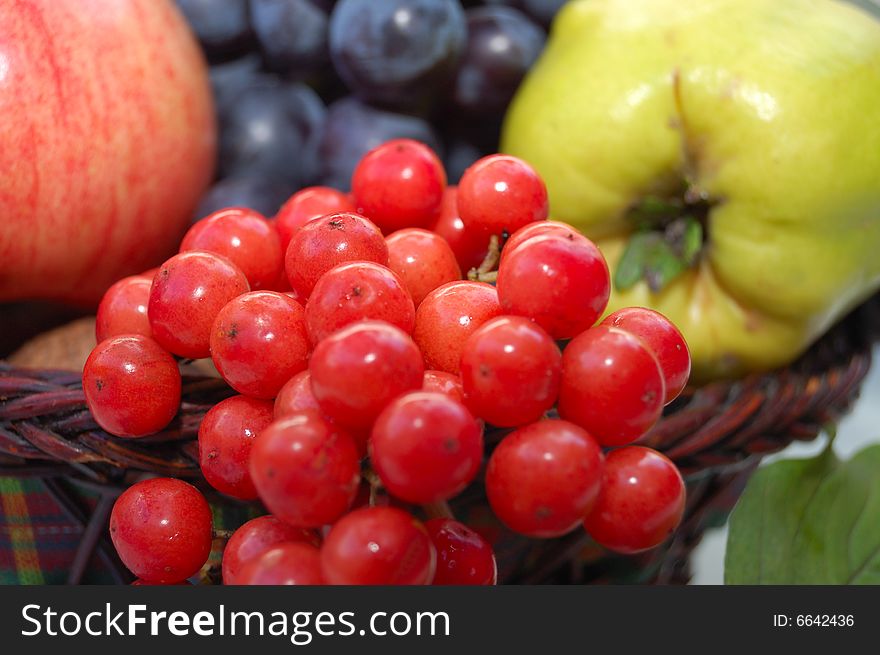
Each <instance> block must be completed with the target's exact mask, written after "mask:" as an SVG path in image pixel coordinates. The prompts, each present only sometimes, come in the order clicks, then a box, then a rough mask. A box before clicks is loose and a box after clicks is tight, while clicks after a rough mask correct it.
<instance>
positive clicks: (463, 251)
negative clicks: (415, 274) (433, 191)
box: [432, 186, 489, 273]
mask: <svg viewBox="0 0 880 655" xmlns="http://www.w3.org/2000/svg"><path fill="white" fill-rule="evenodd" d="M457 196H458V187H455V186H448V187H446V191H444V193H443V204H442V205H441V206H440V215H439V216H438V218H437V221H436V222H435V223H434V227H433V228H432V229H433V230H434V232H436V233H437V234H439V235H440V236H441V237H443V238H444V239H445V240H446V243H448V244H449V247H450V248H452V252H453V253H455V258H456V260H458V266H459V267H460V268H461V270H462V272H463V273H467V272H468V271H469V270H471V269H472V268H477V267H478V266H479V265H480V264H482V263H483V260H484V259H485V258H486V253H487V252H488V250H489V237H488V235H486V234H485V233H484V232H481V231H479V230H466V229H465V227H464V222H463V221H462V220H461V215H460V213H459V211H458V202H457V200H456V199H457Z"/></svg>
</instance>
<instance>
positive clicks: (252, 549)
mask: <svg viewBox="0 0 880 655" xmlns="http://www.w3.org/2000/svg"><path fill="white" fill-rule="evenodd" d="M288 542H303V543H306V544H311V545H312V546H320V545H321V540H320V538H319V537H318V535H317V533H315V532H313V531H312V530H303V529H301V528H292V527H290V526H289V525H287V524H286V523H282V522H281V521H279V520H278V519H276V518H275V517H274V516H259V517H257V518H255V519H251V520H250V521H248V522H247V523H245V524H244V525H242V526H241V527H240V528H239V529H238V530H236V531H235V532H234V533H232V536H231V537H230V538H229V541H227V542H226V548H224V549H223V561H222V566H223V584H225V585H235V584H242V583H241V582H240V581H239V574H240V572H241V570H242V567H243V566H244V565H245V564H247V563H248V562H250V561H251V560H252V559H254V558H256V557H258V556H259V555H261V554H262V553H264V552H266V551H267V550H269V549H270V548H272V547H273V546H277V545H279V544H283V543H288Z"/></svg>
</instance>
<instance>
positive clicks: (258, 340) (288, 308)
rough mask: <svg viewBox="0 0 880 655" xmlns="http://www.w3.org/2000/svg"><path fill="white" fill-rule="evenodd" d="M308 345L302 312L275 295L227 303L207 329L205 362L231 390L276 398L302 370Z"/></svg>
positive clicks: (260, 293) (267, 293) (248, 295)
mask: <svg viewBox="0 0 880 655" xmlns="http://www.w3.org/2000/svg"><path fill="white" fill-rule="evenodd" d="M310 352H311V343H310V342H309V335H308V333H307V331H306V318H305V309H303V306H302V305H300V304H299V303H298V302H297V301H295V300H293V299H292V298H290V297H289V296H287V295H285V294H283V293H278V292H276V291H252V292H250V293H245V294H242V295H241V296H238V297H237V298H233V299H232V300H230V301H229V302H228V303H227V304H226V305H225V306H224V307H223V309H221V310H220V312H219V313H218V314H217V318H216V319H215V320H214V325H213V327H212V329H211V359H212V360H213V361H214V366H215V367H216V368H217V372H219V373H220V375H221V376H222V377H223V379H224V380H226V382H227V383H228V384H229V386H231V387H232V388H233V389H235V390H236V391H238V392H239V393H242V394H245V395H247V396H252V397H254V398H265V399H270V398H274V397H275V396H276V395H278V392H279V391H280V389H281V387H283V386H284V383H285V382H287V381H288V380H289V379H290V378H291V377H293V376H294V375H296V374H297V373H299V372H300V371H304V370H305V369H306V367H307V366H308V362H309V353H310Z"/></svg>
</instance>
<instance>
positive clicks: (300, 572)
mask: <svg viewBox="0 0 880 655" xmlns="http://www.w3.org/2000/svg"><path fill="white" fill-rule="evenodd" d="M238 584H242V585H321V584H324V576H323V575H322V574H321V551H320V550H318V549H317V548H315V547H314V546H310V545H309V544H305V543H302V542H298V543H297V542H295V543H283V544H278V545H277V546H272V547H271V548H269V549H268V550H266V551H264V552H262V553H261V554H259V555H257V556H256V557H255V558H254V559H252V560H251V561H249V562H248V563H247V564H245V565H244V566H243V567H242V569H241V573H240V574H239V576H238Z"/></svg>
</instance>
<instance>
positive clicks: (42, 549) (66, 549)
mask: <svg viewBox="0 0 880 655" xmlns="http://www.w3.org/2000/svg"><path fill="white" fill-rule="evenodd" d="M77 495H78V496H79V497H80V498H81V500H82V502H83V504H84V505H85V506H87V507H89V508H93V507H94V505H95V502H96V500H97V495H95V494H91V493H89V492H85V491H81V490H77ZM211 509H212V511H213V515H214V527H215V528H216V529H223V530H234V529H235V528H237V527H238V526H240V525H241V524H242V523H244V522H246V521H247V520H249V519H251V518H254V517H255V516H259V515H260V514H262V513H264V512H260V511H257V510H255V509H254V508H253V507H244V506H226V505H223V506H217V505H212V507H211ZM82 534H83V527H82V526H80V525H79V524H78V523H76V522H75V521H73V520H71V519H70V517H68V516H67V514H66V513H65V512H64V510H63V509H62V508H61V507H60V506H59V505H58V503H57V501H56V500H55V499H54V498H53V497H52V495H51V494H50V493H49V492H48V491H47V489H46V486H45V485H44V484H43V482H42V481H41V480H39V479H37V478H4V477H0V584H4V585H9V584H25V585H39V584H65V583H66V582H67V574H68V571H69V570H70V567H71V564H72V563H73V560H74V557H75V556H76V550H77V548H78V547H79V544H80V540H81V538H82ZM224 543H225V542H224V541H223V540H219V539H218V540H215V541H214V544H213V546H214V548H213V550H212V552H211V557H210V558H209V560H208V564H209V566H217V565H219V563H220V557H221V555H222V551H223V545H224ZM114 581H115V579H114V577H113V575H112V573H111V572H110V570H109V568H108V567H107V566H106V565H105V564H104V563H103V561H102V560H101V558H100V557H98V556H97V554H93V556H92V558H91V561H90V562H89V566H88V568H87V570H86V573H85V575H84V576H83V579H82V584H112V583H114Z"/></svg>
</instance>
